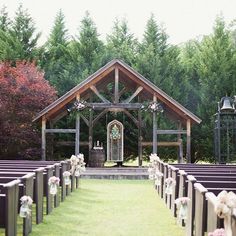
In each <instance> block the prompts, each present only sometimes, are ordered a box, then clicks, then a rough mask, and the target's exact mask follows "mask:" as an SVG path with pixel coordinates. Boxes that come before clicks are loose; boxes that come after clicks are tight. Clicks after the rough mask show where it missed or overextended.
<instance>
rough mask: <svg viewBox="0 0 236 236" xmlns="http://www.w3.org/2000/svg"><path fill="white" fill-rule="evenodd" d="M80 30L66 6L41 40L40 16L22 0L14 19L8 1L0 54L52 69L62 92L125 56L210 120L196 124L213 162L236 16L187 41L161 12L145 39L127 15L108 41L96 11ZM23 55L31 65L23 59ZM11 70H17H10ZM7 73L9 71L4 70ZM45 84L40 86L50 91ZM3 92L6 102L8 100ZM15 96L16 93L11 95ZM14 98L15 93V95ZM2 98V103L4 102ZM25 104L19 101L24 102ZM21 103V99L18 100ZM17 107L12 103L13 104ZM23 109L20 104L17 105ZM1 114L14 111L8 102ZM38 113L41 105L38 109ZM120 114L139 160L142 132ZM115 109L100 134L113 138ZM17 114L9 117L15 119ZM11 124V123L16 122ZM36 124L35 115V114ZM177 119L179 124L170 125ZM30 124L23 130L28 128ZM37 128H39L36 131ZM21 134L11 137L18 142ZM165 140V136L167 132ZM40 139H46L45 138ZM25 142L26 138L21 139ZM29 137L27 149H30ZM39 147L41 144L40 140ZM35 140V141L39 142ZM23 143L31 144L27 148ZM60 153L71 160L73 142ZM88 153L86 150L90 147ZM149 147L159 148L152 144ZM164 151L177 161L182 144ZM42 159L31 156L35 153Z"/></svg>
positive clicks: (1, 19) (229, 82)
mask: <svg viewBox="0 0 236 236" xmlns="http://www.w3.org/2000/svg"><path fill="white" fill-rule="evenodd" d="M78 26H79V28H78V33H77V34H76V35H73V36H71V35H69V34H68V30H67V28H66V24H65V17H64V15H63V12H62V11H59V12H58V14H57V15H56V16H55V21H54V24H53V25H52V27H51V33H50V35H49V38H48V40H47V42H46V43H45V44H44V45H43V46H38V39H39V37H40V32H38V31H37V28H36V25H35V23H34V20H33V19H32V17H31V16H30V15H29V14H28V12H27V10H25V9H24V7H23V6H22V5H19V7H18V10H17V12H16V14H15V17H14V18H12V19H11V18H9V16H8V12H7V9H6V8H5V7H2V9H1V12H0V60H1V61H2V63H6V62H7V63H9V64H8V67H9V66H11V67H13V68H14V70H16V71H17V73H18V71H19V68H18V67H17V63H19V61H20V62H21V63H22V65H23V64H25V65H26V67H27V65H29V64H27V63H31V62H34V63H35V65H36V66H37V67H38V70H40V71H44V78H45V79H46V80H47V81H48V82H49V84H50V85H51V86H52V87H54V88H55V90H57V93H58V95H59V96H61V95H63V94H64V93H65V92H66V91H68V90H69V89H71V88H73V87H74V86H75V85H77V84H78V83H79V82H81V81H82V80H84V79H85V78H86V77H87V76H88V75H90V74H91V73H93V72H95V71H96V70H97V69H99V68H100V67H101V66H103V65H105V64H106V63H107V62H108V61H110V60H111V59H114V58H119V59H122V60H123V61H124V62H126V63H127V64H129V65H130V66H131V67H133V68H134V69H136V70H137V71H138V72H139V73H141V74H142V75H144V76H145V77H146V78H147V79H149V80H150V81H152V82H153V83H154V84H155V85H157V86H158V87H159V88H161V89H162V90H163V91H165V92H166V93H167V94H169V95H170V96H172V97H173V98H174V99H175V100H177V101H178V102H180V103H181V104H182V105H183V106H185V107H186V108H188V109H189V110H190V111H192V112H193V113H195V114H196V115H197V116H199V117H200V118H201V119H202V123H201V124H200V125H197V126H194V127H193V130H192V155H191V156H192V162H196V161H199V160H207V161H213V160H214V154H213V121H214V117H213V115H214V113H215V112H216V110H217V102H218V101H220V99H221V97H223V96H226V95H227V96H231V97H232V96H234V95H235V94H236V78H235V75H236V73H235V72H236V71H235V70H236V43H235V42H236V31H235V21H233V22H232V23H231V24H230V25H226V24H225V21H224V18H223V16H217V17H216V20H215V24H214V25H213V33H212V34H210V35H206V36H203V37H202V38H200V39H192V40H190V41H188V42H186V43H183V44H180V45H171V44H169V43H168V35H167V34H166V32H165V29H164V28H163V26H162V25H161V24H159V23H158V22H157V21H156V19H155V16H154V15H151V16H150V18H149V20H148V21H147V24H146V28H145V30H144V33H143V39H142V40H141V41H139V40H137V39H136V38H135V37H134V35H133V34H132V32H130V30H129V26H128V22H127V21H126V20H125V19H122V20H116V21H115V22H114V25H113V29H112V31H111V33H110V34H109V35H107V39H106V40H105V41H102V40H100V37H99V33H98V32H97V28H96V24H95V22H94V21H93V20H92V16H90V14H89V13H88V12H86V13H85V16H84V18H83V20H82V21H81V22H79V23H78ZM23 61H24V62H25V63H23ZM9 70H12V69H10V68H9ZM1 76H2V75H1ZM43 88H44V87H43V86H42V88H41V89H39V90H40V91H41V92H42V93H43ZM54 96H55V92H53V91H51V92H49V93H45V94H44V95H43V98H44V99H43V102H42V103H40V104H41V105H40V106H41V108H43V107H44V106H45V105H46V104H49V103H50V102H51V101H52V100H53V99H55V97H54ZM3 97H4V96H3V94H2V93H1V94H0V99H1V100H0V102H1V103H2V101H3ZM13 97H14V95H12V94H11V93H9V94H8V98H9V100H11V99H12V98H13ZM13 100H14V99H13ZM1 103H0V104H1ZM17 103H19V102H16V104H17ZM11 106H14V107H17V106H15V105H10V107H11ZM8 107H9V106H8ZM17 108H18V109H20V107H17ZM0 109H1V110H0V111H1V117H2V116H3V115H2V114H3V113H5V112H6V109H8V108H4V107H3V106H0ZM29 109H30V111H31V114H33V113H34V114H36V112H38V110H40V109H39V107H38V108H37V109H31V108H29ZM14 114H15V116H13V117H14V119H12V120H11V122H12V123H11V127H13V124H14V125H16V124H17V122H16V121H17V117H18V115H17V114H18V113H17V112H15V113H14ZM118 116H119V117H118V118H119V119H120V120H121V121H123V122H124V123H125V127H126V130H125V132H127V133H129V134H130V136H129V137H127V140H126V147H127V148H126V157H131V158H134V157H136V155H137V142H136V138H135V137H136V136H137V131H136V129H135V127H134V126H133V125H132V124H131V123H130V122H129V121H128V120H127V119H126V117H124V116H123V115H122V114H118ZM143 116H144V121H145V130H147V131H146V133H145V134H144V136H145V138H146V139H148V138H151V126H152V124H151V119H150V118H151V117H150V115H146V114H144V115H143ZM112 118H113V115H112V114H111V115H109V116H108V117H107V116H106V117H104V118H103V119H102V120H101V121H100V122H99V123H98V125H97V127H96V129H95V130H94V137H95V140H96V139H97V138H99V139H100V140H101V141H103V142H105V140H106V139H105V136H106V130H105V128H104V125H103V124H104V123H106V122H108V121H109V119H112ZM6 119H8V118H6V117H3V118H2V120H0V122H1V123H0V130H1V133H0V144H1V148H3V147H5V146H6V145H7V143H6V142H4V136H5V134H6V133H4V132H5V131H4V124H3V123H4V122H3V121H4V120H6ZM8 120H9V119H8ZM9 122H10V121H9ZM27 122H28V123H30V119H29V120H27ZM169 125H172V124H169ZM58 126H59V127H66V126H68V127H73V126H74V116H73V114H72V115H71V116H70V117H69V118H68V119H67V120H62V121H61V122H60V123H59V124H58ZM158 126H159V127H166V126H167V122H166V121H165V116H164V115H163V117H160V118H159V119H158ZM21 130H22V129H21ZM32 132H33V131H32ZM23 133H24V132H20V134H19V133H18V132H17V135H19V139H24V138H22V136H25V134H23ZM15 137H16V132H13V133H12V134H11V136H9V140H12V142H13V143H14V142H15V141H14V140H15ZM160 138H161V137H160ZM56 139H58V140H72V139H73V137H71V136H69V135H58V137H56ZM81 139H82V140H83V139H84V140H85V139H87V130H86V128H85V127H84V128H82V135H81ZM37 143H38V144H37ZM15 145H18V142H15ZM30 145H31V144H30V143H27V144H26V146H28V147H26V146H25V147H24V148H26V149H27V148H30ZM35 145H36V146H37V145H38V147H39V142H38V141H37V142H36V143H35ZM35 145H34V146H35ZM21 148H23V147H21V146H19V150H18V149H16V150H15V151H14V153H12V152H11V155H12V156H14V157H17V156H18V155H19V153H24V152H23V151H22V150H21ZM24 148H23V149H24ZM54 151H55V153H56V156H55V158H64V157H65V156H67V155H70V154H71V153H73V149H70V148H68V147H62V148H57V147H55V150H54ZM82 151H84V152H86V150H83V149H82ZM144 152H146V153H149V152H151V150H148V149H147V150H144ZM160 152H161V153H160V155H161V156H162V158H165V159H176V150H174V149H173V150H166V149H163V150H162V149H160ZM8 154H9V153H8V151H4V152H2V151H1V152H0V156H1V158H3V157H6V156H9V155H8ZM33 156H34V157H35V155H28V156H27V157H31V158H32V157H33Z"/></svg>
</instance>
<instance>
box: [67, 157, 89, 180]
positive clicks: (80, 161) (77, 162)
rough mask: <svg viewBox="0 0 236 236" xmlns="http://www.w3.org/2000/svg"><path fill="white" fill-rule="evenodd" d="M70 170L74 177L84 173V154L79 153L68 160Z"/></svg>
mask: <svg viewBox="0 0 236 236" xmlns="http://www.w3.org/2000/svg"><path fill="white" fill-rule="evenodd" d="M69 161H70V164H71V169H70V172H71V174H72V175H75V176H76V177H78V176H80V175H81V173H82V172H84V171H85V170H86V169H85V165H86V163H85V162H84V154H82V153H80V154H78V155H77V156H75V155H72V156H71V158H70V160H69Z"/></svg>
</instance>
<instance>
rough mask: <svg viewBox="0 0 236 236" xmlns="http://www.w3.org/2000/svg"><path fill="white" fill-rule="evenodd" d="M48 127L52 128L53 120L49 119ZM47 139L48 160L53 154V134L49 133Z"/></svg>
mask: <svg viewBox="0 0 236 236" xmlns="http://www.w3.org/2000/svg"><path fill="white" fill-rule="evenodd" d="M49 127H50V129H53V122H51V121H49ZM48 136H49V137H48V139H49V145H48V158H47V159H48V160H53V154H54V134H53V133H51V134H49V135H48Z"/></svg>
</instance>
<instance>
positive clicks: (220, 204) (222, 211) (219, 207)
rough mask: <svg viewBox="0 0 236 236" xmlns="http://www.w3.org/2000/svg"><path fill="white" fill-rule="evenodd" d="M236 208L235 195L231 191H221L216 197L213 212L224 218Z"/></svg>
mask: <svg viewBox="0 0 236 236" xmlns="http://www.w3.org/2000/svg"><path fill="white" fill-rule="evenodd" d="M234 208H236V195H235V193H233V192H229V193H228V192H227V191H225V190H223V191H221V192H220V193H219V194H218V195H217V198H216V204H215V212H216V214H217V215H218V216H219V217H220V218H225V217H227V216H229V215H231V214H232V213H233V209H234Z"/></svg>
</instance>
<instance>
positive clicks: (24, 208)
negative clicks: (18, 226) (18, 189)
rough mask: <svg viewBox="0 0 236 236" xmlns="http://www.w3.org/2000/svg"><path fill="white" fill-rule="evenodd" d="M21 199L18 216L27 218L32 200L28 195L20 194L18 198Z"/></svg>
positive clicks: (29, 214)
mask: <svg viewBox="0 0 236 236" xmlns="http://www.w3.org/2000/svg"><path fill="white" fill-rule="evenodd" d="M20 201H21V207H20V217H22V218H28V217H30V216H31V209H30V207H31V206H32V204H33V200H32V198H31V197H30V196H26V195H24V196H22V197H21V198H20Z"/></svg>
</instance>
